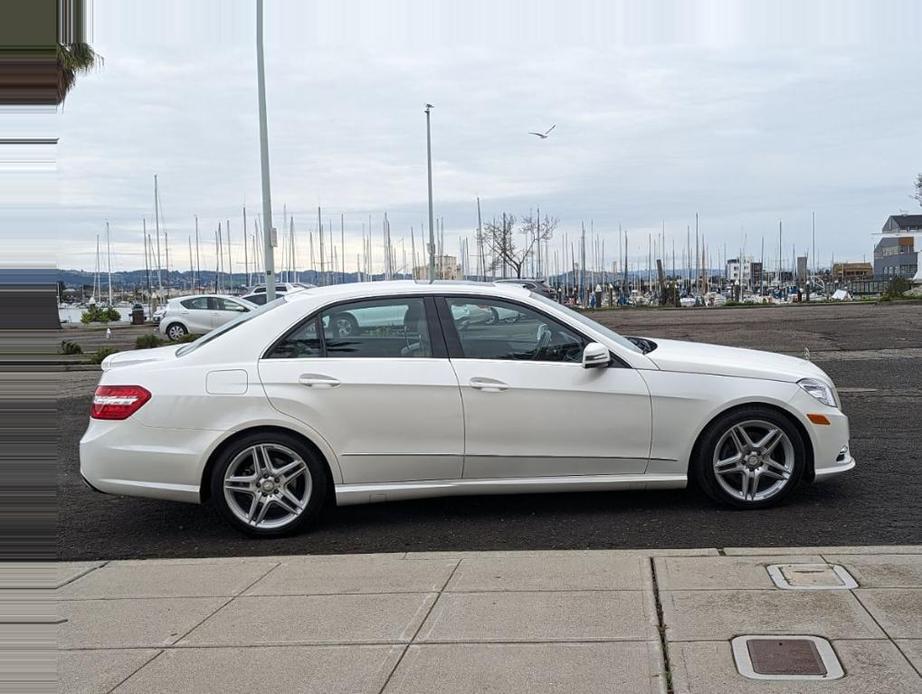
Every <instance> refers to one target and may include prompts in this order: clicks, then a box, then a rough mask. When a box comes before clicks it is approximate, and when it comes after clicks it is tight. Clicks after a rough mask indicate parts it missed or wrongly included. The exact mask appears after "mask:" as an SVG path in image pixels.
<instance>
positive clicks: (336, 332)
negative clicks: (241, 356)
mask: <svg viewBox="0 0 922 694" xmlns="http://www.w3.org/2000/svg"><path fill="white" fill-rule="evenodd" d="M318 327H319V328H320V329H321V330H322V331H323V335H322V339H321V336H320V335H319V334H318ZM431 356H432V342H431V340H430V337H429V326H428V323H427V320H426V307H425V300H424V299H422V298H414V297H410V298H394V299H372V300H367V301H355V302H351V303H347V304H338V305H336V306H334V307H331V308H328V309H324V310H323V311H321V313H320V315H319V316H314V317H312V318H310V319H309V320H307V321H305V322H304V323H302V324H301V325H299V326H298V327H297V328H295V329H294V330H292V331H291V332H290V333H289V334H288V335H286V336H285V337H284V338H282V340H280V341H279V342H278V343H277V344H276V345H275V347H273V349H272V350H271V351H270V352H269V353H268V354H267V355H266V357H267V358H268V359H299V358H301V359H303V358H310V357H338V358H342V357H347V358H348V357H359V358H361V357H364V358H375V359H399V358H407V357H410V358H412V357H431Z"/></svg>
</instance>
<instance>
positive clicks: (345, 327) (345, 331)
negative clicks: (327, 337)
mask: <svg viewBox="0 0 922 694" xmlns="http://www.w3.org/2000/svg"><path fill="white" fill-rule="evenodd" d="M330 328H331V330H332V331H333V337H355V336H356V335H358V334H359V324H358V321H356V320H355V318H354V317H353V316H352V315H351V314H348V313H337V314H336V315H335V316H333V319H332V320H331V321H330Z"/></svg>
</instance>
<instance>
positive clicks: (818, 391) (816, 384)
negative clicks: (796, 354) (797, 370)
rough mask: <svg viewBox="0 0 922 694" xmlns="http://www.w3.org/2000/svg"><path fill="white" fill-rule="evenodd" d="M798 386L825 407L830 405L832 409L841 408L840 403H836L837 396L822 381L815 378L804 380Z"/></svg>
mask: <svg viewBox="0 0 922 694" xmlns="http://www.w3.org/2000/svg"><path fill="white" fill-rule="evenodd" d="M797 385H799V386H800V387H801V388H803V389H804V390H805V391H807V392H808V393H810V395H812V396H813V397H814V398H816V399H817V400H819V401H820V402H821V403H823V404H824V405H829V406H830V407H838V406H839V404H838V402H836V396H835V393H834V392H833V391H832V388H830V387H829V386H828V385H827V384H825V383H823V382H822V381H819V380H817V379H815V378H804V379H802V380H800V381H798V382H797Z"/></svg>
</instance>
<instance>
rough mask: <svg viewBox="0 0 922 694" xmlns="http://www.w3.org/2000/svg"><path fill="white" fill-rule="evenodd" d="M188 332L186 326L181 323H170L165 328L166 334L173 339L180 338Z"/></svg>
mask: <svg viewBox="0 0 922 694" xmlns="http://www.w3.org/2000/svg"><path fill="white" fill-rule="evenodd" d="M188 334H189V331H188V330H186V326H185V325H183V324H182V323H171V324H170V325H168V326H167V329H166V336H167V337H168V338H170V339H171V340H174V341H175V340H181V339H183V338H184V337H185V336H186V335H188Z"/></svg>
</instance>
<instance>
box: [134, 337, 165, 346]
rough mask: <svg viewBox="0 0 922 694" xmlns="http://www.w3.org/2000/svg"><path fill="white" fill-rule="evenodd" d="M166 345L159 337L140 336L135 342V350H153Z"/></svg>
mask: <svg viewBox="0 0 922 694" xmlns="http://www.w3.org/2000/svg"><path fill="white" fill-rule="evenodd" d="M163 344H164V340H161V339H160V338H159V337H157V336H156V335H154V334H153V333H151V334H150V335H138V337H137V339H136V340H135V341H134V348H135V349H152V348H154V347H160V346H162V345H163Z"/></svg>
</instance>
